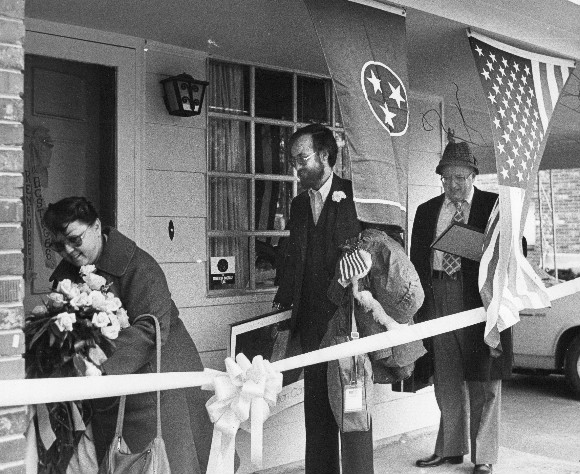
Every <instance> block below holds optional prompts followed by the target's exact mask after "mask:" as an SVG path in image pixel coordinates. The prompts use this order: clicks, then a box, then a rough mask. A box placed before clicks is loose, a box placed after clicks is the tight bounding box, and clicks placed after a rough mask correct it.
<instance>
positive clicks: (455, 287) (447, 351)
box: [411, 141, 512, 474]
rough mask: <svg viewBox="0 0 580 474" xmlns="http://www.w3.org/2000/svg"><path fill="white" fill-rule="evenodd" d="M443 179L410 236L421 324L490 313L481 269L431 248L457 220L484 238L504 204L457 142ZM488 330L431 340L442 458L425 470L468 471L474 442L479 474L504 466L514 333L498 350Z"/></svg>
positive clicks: (479, 327)
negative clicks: (464, 466) (503, 419)
mask: <svg viewBox="0 0 580 474" xmlns="http://www.w3.org/2000/svg"><path fill="white" fill-rule="evenodd" d="M436 172H437V173H438V174H440V175H441V181H442V182H443V188H444V190H445V193H444V194H443V195H441V196H438V197H436V198H433V199H431V200H429V201H427V202H425V203H423V204H421V205H420V206H419V208H418V209H417V213H416V215H415V221H414V224H413V232H412V236H411V261H412V262H413V264H414V265H415V268H416V269H417V273H418V274H419V278H420V279H421V284H422V285H423V289H424V291H425V302H424V303H423V306H422V308H421V310H420V311H419V313H418V315H417V320H418V321H419V322H422V321H427V320H429V319H434V318H439V317H441V316H446V315H449V314H454V313H458V312H461V311H465V310H468V309H472V308H477V307H481V306H483V304H482V301H481V297H480V295H479V287H478V273H479V262H476V261H474V260H469V259H466V258H459V257H454V256H453V255H451V254H444V253H443V252H439V251H434V250H432V249H431V247H430V245H431V243H432V242H433V240H434V239H435V238H436V237H437V236H439V235H440V234H441V233H442V232H443V231H444V230H445V229H446V228H447V227H448V226H449V225H450V224H451V222H452V221H453V220H461V221H463V222H465V223H467V224H468V225H471V226H473V227H475V228H477V229H478V230H480V231H481V232H483V231H484V230H485V226H486V224H487V221H488V218H489V215H490V214H491V211H492V209H493V206H494V204H495V201H496V199H497V194H495V193H489V192H486V191H481V190H479V189H477V188H476V187H474V186H473V182H474V180H475V176H476V175H477V174H478V172H479V171H478V168H477V160H476V159H475V157H474V156H473V154H472V153H471V151H470V149H469V146H468V144H467V143H464V142H462V143H455V142H453V141H450V142H449V143H448V145H447V147H446V148H445V152H444V153H443V157H442V158H441V161H440V162H439V165H438V166H437V169H436ZM484 329H485V323H480V324H476V325H473V326H469V327H467V328H464V329H459V330H456V331H451V332H448V333H445V334H441V335H439V336H435V337H433V338H432V341H431V342H432V350H431V351H430V353H429V354H428V355H429V356H430V358H431V361H432V369H433V381H434V385H435V397H436V399H437V404H438V405H439V408H440V410H441V421H440V424H439V432H438V434H437V441H436V444H435V452H434V454H433V455H432V456H430V457H428V458H425V459H420V460H418V461H417V466H419V467H434V466H439V465H441V464H444V463H446V462H448V463H451V464H460V463H462V462H463V455H464V454H467V453H468V452H469V445H468V437H470V438H471V461H472V462H473V463H474V464H475V467H474V470H473V472H474V473H478V474H480V473H490V472H492V470H493V464H494V463H496V462H497V456H498V449H499V417H500V404H501V380H502V379H504V378H508V377H509V376H510V375H511V362H512V341H511V331H510V330H506V331H503V332H502V333H501V344H500V347H498V349H497V350H496V349H491V348H490V347H489V346H487V345H486V344H485V342H484V338H483V336H484ZM468 400H469V405H467V401H468ZM467 406H469V412H468V410H467ZM468 427H469V428H468ZM468 429H469V431H468Z"/></svg>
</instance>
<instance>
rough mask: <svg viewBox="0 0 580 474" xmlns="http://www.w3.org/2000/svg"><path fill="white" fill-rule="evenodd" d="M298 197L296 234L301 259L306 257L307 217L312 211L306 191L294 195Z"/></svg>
mask: <svg viewBox="0 0 580 474" xmlns="http://www.w3.org/2000/svg"><path fill="white" fill-rule="evenodd" d="M296 199H298V200H299V201H298V203H299V205H298V206H297V207H298V209H297V211H298V212H297V214H298V219H297V229H296V230H297V234H298V245H299V246H300V258H301V260H302V261H304V260H305V259H306V245H307V244H308V219H309V218H310V214H309V213H312V209H311V208H310V197H309V195H308V192H303V193H302V194H300V195H298V196H297V197H296Z"/></svg>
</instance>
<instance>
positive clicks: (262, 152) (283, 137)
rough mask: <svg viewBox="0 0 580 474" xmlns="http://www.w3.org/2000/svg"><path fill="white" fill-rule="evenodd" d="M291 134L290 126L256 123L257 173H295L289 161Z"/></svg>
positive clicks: (290, 174) (289, 174)
mask: <svg viewBox="0 0 580 474" xmlns="http://www.w3.org/2000/svg"><path fill="white" fill-rule="evenodd" d="M290 135H292V129H291V128H290V127H279V126H278V125H265V124H259V123H257V124H256V173H261V174H281V175H286V176H293V175H294V168H292V166H291V165H290V164H289V163H288V158H289V157H290V150H288V149H287V148H288V141H289V140H290Z"/></svg>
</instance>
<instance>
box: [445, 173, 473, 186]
mask: <svg viewBox="0 0 580 474" xmlns="http://www.w3.org/2000/svg"><path fill="white" fill-rule="evenodd" d="M470 177H471V174H468V175H467V176H461V175H460V174H455V175H452V176H441V181H442V182H443V184H451V183H452V182H453V181H455V182H456V183H457V184H465V182H466V181H467V180H468V179H469V178H470Z"/></svg>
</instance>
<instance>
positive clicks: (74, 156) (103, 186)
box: [24, 31, 136, 312]
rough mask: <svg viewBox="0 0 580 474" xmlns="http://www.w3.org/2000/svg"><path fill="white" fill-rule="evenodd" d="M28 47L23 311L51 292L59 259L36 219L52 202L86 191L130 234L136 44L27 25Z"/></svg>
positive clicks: (109, 220)
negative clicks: (54, 32)
mask: <svg viewBox="0 0 580 474" xmlns="http://www.w3.org/2000/svg"><path fill="white" fill-rule="evenodd" d="M25 51H26V56H25V73H24V83H25V84H24V86H25V87H24V88H25V92H24V93H25V96H24V107H25V110H24V127H25V141H24V161H25V189H24V240H25V242H24V253H25V299H24V309H25V311H27V312H28V311H30V310H31V309H32V308H33V307H34V306H35V305H37V304H40V303H41V301H42V298H43V295H45V294H46V293H47V292H48V291H50V284H49V281H48V278H49V276H50V274H51V273H52V271H53V270H54V267H55V266H56V265H57V264H58V262H59V261H60V257H59V256H58V254H56V253H54V252H53V251H51V250H50V248H48V245H47V244H48V242H49V235H48V232H47V230H46V229H45V228H43V226H42V221H41V216H42V213H43V211H44V210H45V209H46V206H47V205H48V204H49V203H51V202H55V201H57V200H59V199H62V198H63V197H67V196H85V197H87V198H88V199H89V200H90V201H91V202H93V204H94V205H95V207H96V208H97V210H98V212H99V214H100V216H101V220H102V221H103V224H104V225H113V226H117V227H118V228H120V229H121V230H122V231H123V232H124V233H126V234H128V235H130V236H132V237H134V228H135V226H134V222H135V209H134V202H135V197H134V196H135V183H136V179H135V172H134V169H135V156H134V150H135V143H134V137H135V131H134V123H135V121H134V115H135V94H134V85H135V50H131V49H129V48H122V47H117V46H112V45H104V44H102V43H93V42H90V41H83V40H79V39H73V38H65V37H62V36H60V35H52V34H46V33H44V32H43V33H40V32H28V31H27V33H26V44H25ZM128 80H129V83H127V81H128Z"/></svg>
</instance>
